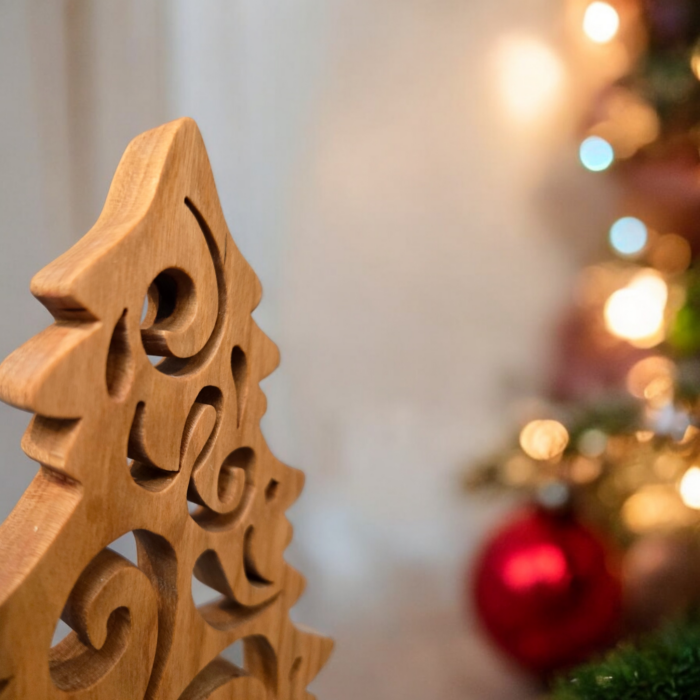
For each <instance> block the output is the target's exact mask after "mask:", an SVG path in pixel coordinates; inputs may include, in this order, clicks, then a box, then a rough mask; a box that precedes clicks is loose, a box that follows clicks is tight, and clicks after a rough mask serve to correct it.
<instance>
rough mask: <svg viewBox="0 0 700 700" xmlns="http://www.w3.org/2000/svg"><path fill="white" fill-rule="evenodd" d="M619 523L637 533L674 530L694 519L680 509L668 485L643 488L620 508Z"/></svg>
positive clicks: (674, 492)
mask: <svg viewBox="0 0 700 700" xmlns="http://www.w3.org/2000/svg"><path fill="white" fill-rule="evenodd" d="M622 520H623V521H624V523H625V525H627V527H628V528H629V529H630V530H631V531H632V532H636V533H644V532H658V531H659V530H673V529H676V528H680V527H684V526H686V525H689V524H690V523H692V522H694V520H695V516H694V515H693V514H692V513H691V512H690V511H689V510H687V509H686V508H683V504H682V503H681V500H680V499H679V498H678V493H676V491H675V489H673V487H671V486H663V485H652V486H644V487H642V488H641V489H639V490H638V491H637V492H635V493H634V494H632V495H631V496H630V497H629V498H628V499H627V500H626V501H625V503H624V505H623V506H622Z"/></svg>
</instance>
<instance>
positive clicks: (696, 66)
mask: <svg viewBox="0 0 700 700" xmlns="http://www.w3.org/2000/svg"><path fill="white" fill-rule="evenodd" d="M690 67H691V69H692V71H693V73H694V74H695V77H696V78H697V79H698V80H700V42H698V43H697V44H695V47H694V48H693V54H692V56H691V57H690Z"/></svg>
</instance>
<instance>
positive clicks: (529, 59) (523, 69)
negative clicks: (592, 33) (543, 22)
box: [496, 35, 564, 124]
mask: <svg viewBox="0 0 700 700" xmlns="http://www.w3.org/2000/svg"><path fill="white" fill-rule="evenodd" d="M496 59H497V71H498V76H499V79H498V84H499V90H500V93H501V97H502V100H503V102H504V103H505V106H506V109H507V110H508V113H509V115H510V116H511V117H512V118H513V120H514V121H516V122H518V123H526V124H527V123H532V122H533V121H535V120H536V119H538V118H539V117H541V116H543V115H544V114H545V113H546V112H547V110H550V109H551V108H552V107H553V106H554V104H555V102H556V100H557V97H558V96H559V94H560V91H561V88H562V84H563V82H564V66H563V63H562V61H561V59H560V58H559V56H558V55H557V54H556V53H555V52H554V51H553V50H552V49H551V48H550V47H549V46H547V45H546V44H545V43H544V42H543V41H541V40H539V39H537V38H535V37H530V36H523V35H513V36H509V37H506V38H504V39H503V40H502V41H501V43H500V45H499V47H498V51H497V54H496Z"/></svg>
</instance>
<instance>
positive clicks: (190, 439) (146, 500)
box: [0, 119, 332, 700]
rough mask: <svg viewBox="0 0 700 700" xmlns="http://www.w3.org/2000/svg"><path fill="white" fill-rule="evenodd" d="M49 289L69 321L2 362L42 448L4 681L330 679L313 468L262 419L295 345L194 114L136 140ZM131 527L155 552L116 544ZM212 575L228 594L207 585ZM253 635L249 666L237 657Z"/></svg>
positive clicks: (276, 688)
mask: <svg viewBox="0 0 700 700" xmlns="http://www.w3.org/2000/svg"><path fill="white" fill-rule="evenodd" d="M31 290H32V293H33V294H34V295H35V296H36V297H37V298H38V299H39V300H40V301H41V302H42V303H43V304H44V305H45V306H46V307H47V308H48V309H49V311H50V312H51V313H52V315H53V316H54V318H55V323H54V324H53V325H52V326H50V327H49V328H47V329H46V330H44V331H43V332H42V333H40V334H39V335H37V336H36V337H34V338H33V339H31V340H30V341H29V342H27V343H26V344H25V345H24V346H22V347H21V348H19V349H18V350H16V351H15V352H14V353H13V354H12V355H10V357H8V358H7V359H6V360H5V361H4V363H3V364H2V365H1V366H0V399H2V400H3V401H5V402H7V403H10V404H12V405H13V406H17V407H18V408H22V409H24V410H27V411H31V412H32V413H33V414H35V415H34V417H33V418H32V421H31V423H30V425H29V427H28V429H27V432H26V434H25V435H24V438H23V441H22V447H23V448H24V450H25V452H26V453H27V454H28V455H29V456H30V457H32V458H33V459H35V460H36V461H37V462H39V463H40V465H41V468H40V470H39V472H38V474H37V475H36V477H35V478H34V480H33V482H32V483H31V485H30V486H29V488H28V489H27V491H26V493H25V494H24V496H23V497H22V499H21V500H20V502H19V503H18V504H17V506H16V507H15V509H14V510H13V512H12V513H11V515H10V516H9V518H8V519H7V520H6V521H5V522H4V523H3V524H2V526H0V700H10V699H13V700H14V699H16V700H40V699H41V700H43V699H46V698H80V699H81V700H83V699H87V698H90V699H91V700H92V699H94V700H117V699H120V698H124V699H127V698H128V699H129V700H132V699H136V698H152V699H156V698H157V699H158V700H177V699H179V700H201V699H204V698H212V699H216V700H224V699H231V700H233V699H234V698H236V699H241V700H242V699H246V700H262V699H263V698H265V699H268V700H272V699H279V700H287V699H289V700H293V699H297V698H307V697H310V696H309V695H308V693H307V692H306V686H307V685H308V683H309V682H310V681H311V680H312V679H313V678H314V676H315V675H316V674H317V672H318V671H319V669H320V668H321V666H322V665H323V664H324V663H325V661H326V659H327V657H328V655H329V654H330V650H331V647H332V643H331V642H330V640H328V639H325V638H323V637H320V636H317V635H315V634H313V633H311V632H308V631H306V630H303V629H300V628H299V627H296V626H295V625H293V624H292V623H291V621H290V619H289V609H290V607H291V606H292V605H294V603H295V602H296V601H297V599H298V598H299V596H300V594H301V592H302V590H303V586H304V582H303V578H302V577H301V575H300V574H299V573H297V572H296V571H295V570H294V569H292V568H291V567H290V566H289V565H288V564H287V563H286V562H285V560H284V558H283V553H284V550H285V548H286V546H287V545H288V544H289V541H290V539H291V537H292V530H291V526H290V524H289V522H288V521H287V519H286V517H285V510H286V509H287V508H288V507H289V506H290V505H291V504H292V503H293V502H294V500H295V499H296V498H297V497H298V495H299V493H300V491H301V489H302V486H303V481H304V479H303V474H302V473H301V472H300V471H298V470H296V469H292V468H291V467H288V466H286V465H284V464H282V463H281V462H280V461H279V460H277V459H276V458H275V457H274V456H273V455H272V453H271V452H270V450H269V448H268V446H267V444H266V443H265V440H264V438H263V436H262V433H261V431H260V419H261V418H262V416H263V414H264V413H265V408H266V400H265V396H264V394H263V393H262V391H261V390H260V387H259V382H260V380H261V379H263V378H264V377H266V376H267V375H268V374H270V373H271V372H272V371H273V370H274V368H275V367H276V366H277V364H278V352H277V348H276V347H275V345H274V344H273V343H272V342H271V341H270V340H269V338H267V337H266V336H265V335H264V334H263V332H262V331H261V330H260V328H259V327H258V326H257V325H256V323H255V322H254V321H253V319H252V318H251V312H252V310H253V309H254V308H255V307H256V305H257V304H258V302H259V301H260V296H261V288H260V283H259V282H258V280H257V278H256V276H255V274H254V272H253V271H252V269H251V268H250V266H249V265H248V264H247V262H246V261H245V260H244V259H243V257H242V255H241V254H240V252H239V251H238V249H237V248H236V245H235V244H234V242H233V240H232V239H231V236H230V234H229V231H228V228H227V226H226V222H225V221H224V217H223V213H222V211H221V206H220V204H219V200H218V196H217V193H216V187H215V185H214V179H213V176H212V173H211V168H210V165H209V160H208V158H207V154H206V150H205V148H204V143H203V141H202V138H201V135H200V133H199V130H198V129H197V126H196V125H195V123H194V122H193V121H192V120H190V119H181V120H179V121H176V122H172V123H170V124H166V125H164V126H162V127H160V128H158V129H154V130H153V131H149V132H147V133H145V134H142V135H141V136H139V137H138V138H136V139H135V140H134V141H133V142H132V143H131V144H130V145H129V147H128V149H127V150H126V153H125V154H124V156H123V158H122V161H121V163H120V164H119V168H118V170H117V173H116V176H115V178H114V181H113V183H112V186H111V188H110V191H109V195H108V198H107V202H106V204H105V207H104V210H103V212H102V214H101V215H100V218H99V219H98V221H97V223H96V224H95V226H94V227H93V228H92V229H91V230H90V232H89V233H88V234H87V235H86V236H85V237H84V238H83V239H82V240H80V241H79V242H78V243H77V244H76V245H75V246H74V247H73V248H71V249H70V250H69V251H68V252H66V253H65V254H64V255H62V256H61V257H59V258H58V259H57V260H55V261H54V262H53V263H51V264H50V265H49V266H48V267H46V268H45V269H44V270H42V271H41V272H40V273H39V274H38V275H36V277H35V278H34V279H33V280H32V285H31ZM154 356H155V357H157V358H158V360H159V361H158V362H157V364H154V362H153V361H152V358H154ZM129 532H132V533H133V534H134V536H135V539H136V543H137V549H138V566H135V565H134V564H132V563H131V562H129V561H128V560H126V559H125V558H123V557H122V556H120V555H118V554H116V553H115V552H114V551H112V550H111V549H109V545H110V543H112V542H113V541H114V540H116V539H117V538H119V537H120V536H122V535H124V534H125V533H129ZM193 577H196V578H197V579H199V580H200V581H202V582H204V583H205V584H207V585H208V586H210V587H211V588H213V589H215V590H216V591H218V592H219V593H220V594H221V597H220V599H218V600H216V601H215V602H212V603H210V604H207V605H204V606H197V605H195V602H194V599H193V596H192V579H193ZM59 618H62V619H63V620H64V621H65V622H66V623H67V624H68V625H69V626H70V627H71V628H72V630H73V631H72V632H71V633H70V634H69V635H68V636H67V637H66V638H65V639H63V640H62V641H61V642H59V643H58V644H56V645H55V646H53V647H52V636H53V633H54V630H55V628H56V624H57V621H58V619H59ZM239 640H242V641H243V645H244V665H243V668H239V667H238V666H236V665H234V664H233V663H231V662H229V661H227V660H225V659H224V658H223V657H222V656H221V655H220V654H221V653H222V652H223V651H224V650H225V649H226V648H227V647H229V646H231V645H232V644H234V643H235V642H237V641H239Z"/></svg>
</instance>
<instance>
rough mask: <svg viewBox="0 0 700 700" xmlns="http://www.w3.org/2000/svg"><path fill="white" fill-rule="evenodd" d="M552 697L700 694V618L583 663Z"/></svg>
mask: <svg viewBox="0 0 700 700" xmlns="http://www.w3.org/2000/svg"><path fill="white" fill-rule="evenodd" d="M552 700H700V620H698V619H693V620H688V621H686V622H683V623H677V624H675V625H673V626H669V627H667V628H665V629H664V630H662V631H660V632H657V633H655V634H653V635H651V636H650V637H647V638H646V639H644V640H642V641H641V642H640V643H639V644H637V645H633V644H625V645H622V646H620V647H618V648H617V649H615V650H613V651H612V652H610V653H609V654H608V655H607V656H606V657H605V658H604V659H603V660H602V661H599V662H597V663H590V664H587V665H585V666H581V667H580V668H577V669H576V670H574V671H573V672H572V673H571V674H569V676H568V677H566V678H562V679H560V680H558V681H557V682H556V683H555V686H554V690H553V694H552Z"/></svg>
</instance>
